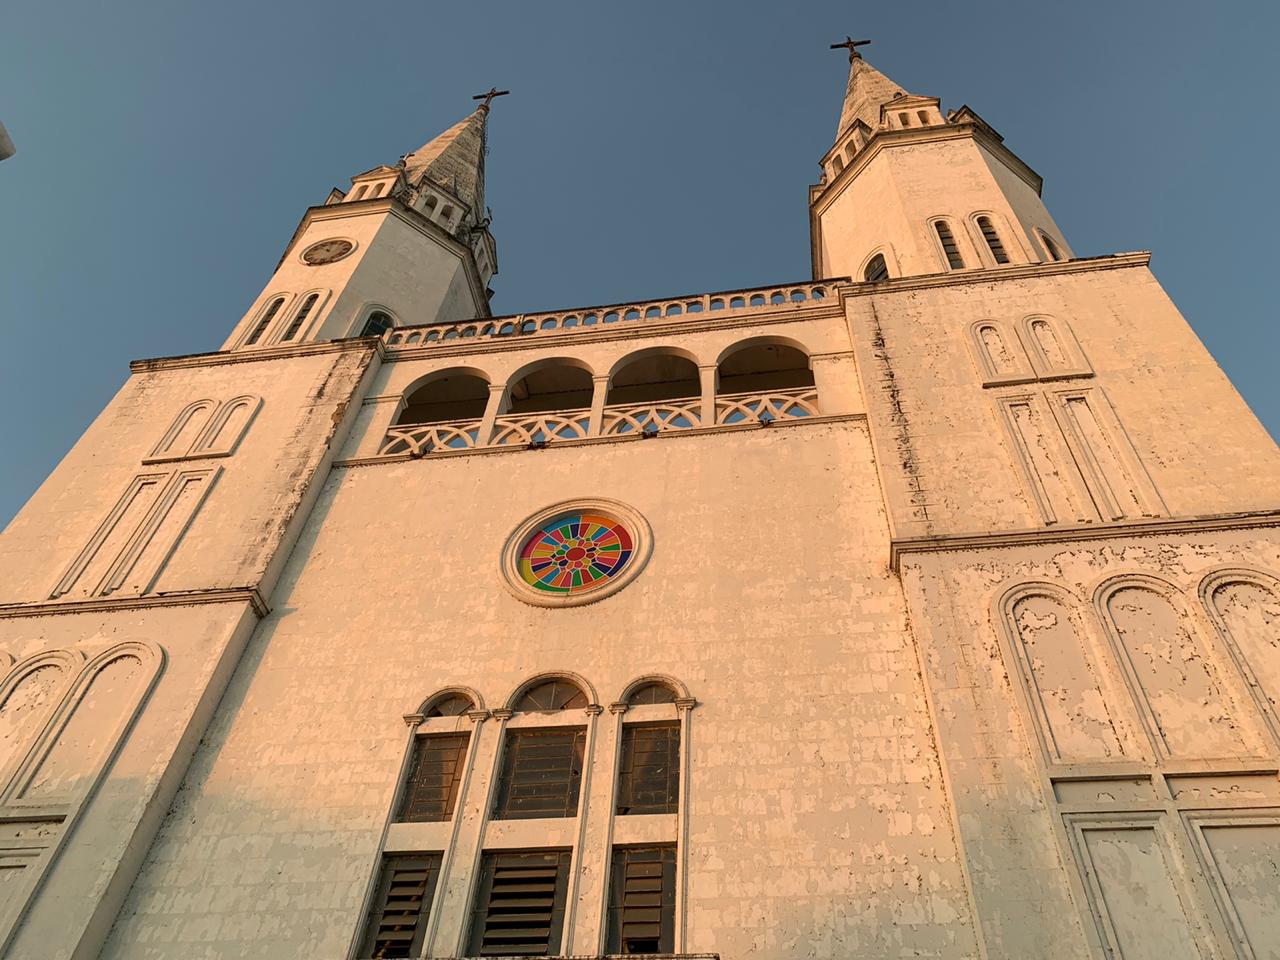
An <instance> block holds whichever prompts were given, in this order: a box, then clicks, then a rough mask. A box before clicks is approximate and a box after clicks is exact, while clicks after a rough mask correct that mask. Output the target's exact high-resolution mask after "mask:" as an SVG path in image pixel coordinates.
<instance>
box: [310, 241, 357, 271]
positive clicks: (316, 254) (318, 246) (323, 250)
mask: <svg viewBox="0 0 1280 960" xmlns="http://www.w3.org/2000/svg"><path fill="white" fill-rule="evenodd" d="M355 248H356V245H355V244H354V243H352V242H351V241H350V240H321V241H320V242H319V243H313V244H312V245H311V246H309V247H307V249H305V250H303V251H302V262H303V263H309V264H311V266H313V267H315V266H319V265H320V264H322V263H333V262H334V261H335V260H341V259H342V258H343V257H345V256H346V255H347V254H349V253H350V252H351V251H352V250H354V249H355Z"/></svg>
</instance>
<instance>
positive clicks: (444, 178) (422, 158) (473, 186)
mask: <svg viewBox="0 0 1280 960" xmlns="http://www.w3.org/2000/svg"><path fill="white" fill-rule="evenodd" d="M488 115H489V103H488V101H485V102H484V103H482V104H480V106H478V107H477V108H476V110H475V112H474V113H472V114H471V115H470V116H469V117H467V118H466V119H464V120H460V121H459V122H458V123H455V124H454V125H453V126H452V127H450V128H449V129H448V130H446V131H445V132H444V133H442V134H440V136H438V137H436V138H435V139H434V140H431V141H429V142H427V143H425V144H423V145H422V146H420V147H419V148H418V149H417V150H415V151H413V153H410V154H406V155H405V156H404V158H403V163H404V175H405V179H407V180H408V181H409V183H410V184H413V185H415V186H416V185H417V184H419V183H421V182H422V181H423V180H424V179H425V180H430V181H431V182H433V183H436V184H439V185H440V186H441V187H444V189H446V190H448V191H450V192H451V193H453V194H454V195H455V196H457V198H458V199H459V200H461V201H462V202H463V203H465V204H467V206H469V207H470V208H471V213H472V215H473V217H474V218H475V220H476V221H479V220H480V219H481V218H482V217H483V216H484V154H485V118H487V117H488Z"/></svg>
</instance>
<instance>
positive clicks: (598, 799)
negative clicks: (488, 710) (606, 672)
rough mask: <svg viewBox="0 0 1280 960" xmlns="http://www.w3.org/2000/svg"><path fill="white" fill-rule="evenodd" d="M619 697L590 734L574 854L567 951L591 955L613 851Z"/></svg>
mask: <svg viewBox="0 0 1280 960" xmlns="http://www.w3.org/2000/svg"><path fill="white" fill-rule="evenodd" d="M626 712H627V705H626V704H625V703H611V704H609V714H610V717H609V719H608V720H607V721H604V722H603V724H602V726H601V727H600V728H599V729H598V730H597V732H596V736H595V750H594V752H593V754H592V759H591V766H592V768H593V770H594V774H593V776H592V778H591V783H592V787H591V792H590V794H589V795H588V797H587V801H586V806H585V807H584V811H585V813H586V816H587V817H588V818H589V819H588V821H587V823H586V828H585V829H584V831H583V836H584V842H583V845H582V848H581V849H580V850H579V851H578V853H577V856H576V857H575V858H574V867H575V869H576V870H577V873H578V876H579V878H580V879H579V883H578V902H577V913H576V915H575V919H574V924H573V926H572V927H570V928H569V941H568V943H567V944H566V946H567V948H568V949H566V950H565V953H566V955H568V956H597V955H599V954H602V953H603V952H604V937H605V926H606V924H605V921H606V917H605V909H606V906H607V901H606V897H607V896H608V894H609V868H610V864H611V862H612V856H613V814H614V809H613V807H614V787H615V783H616V781H617V769H618V747H619V746H620V744H621V740H622V737H621V734H622V715H623V714H624V713H626Z"/></svg>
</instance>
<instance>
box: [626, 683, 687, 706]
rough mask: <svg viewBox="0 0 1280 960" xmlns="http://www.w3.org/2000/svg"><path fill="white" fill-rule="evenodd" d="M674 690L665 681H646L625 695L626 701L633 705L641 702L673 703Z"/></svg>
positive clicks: (674, 699)
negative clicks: (629, 694)
mask: <svg viewBox="0 0 1280 960" xmlns="http://www.w3.org/2000/svg"><path fill="white" fill-rule="evenodd" d="M675 702H676V692H675V691H674V690H672V689H671V688H670V687H669V686H667V685H666V684H665V683H659V682H656V681H655V682H654V683H646V684H644V685H643V686H639V687H636V689H635V690H633V691H632V692H631V696H629V697H627V703H629V704H631V705H632V706H633V707H634V706H636V705H637V704H642V703H675Z"/></svg>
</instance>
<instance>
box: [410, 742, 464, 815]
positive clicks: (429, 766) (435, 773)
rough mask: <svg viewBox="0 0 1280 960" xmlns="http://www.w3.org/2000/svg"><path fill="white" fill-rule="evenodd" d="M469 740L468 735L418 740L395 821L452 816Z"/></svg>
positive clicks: (456, 801)
mask: <svg viewBox="0 0 1280 960" xmlns="http://www.w3.org/2000/svg"><path fill="white" fill-rule="evenodd" d="M470 740H471V735H470V734H467V733H447V734H437V735H434V736H432V735H428V736H423V737H418V741H417V743H416V744H414V748H413V761H412V763H411V765H410V767H409V780H408V782H407V783H406V784H405V791H404V797H403V799H402V800H401V801H400V812H399V814H398V815H397V816H396V820H397V821H399V822H400V823H426V822H428V821H438V820H448V819H449V818H451V817H452V816H453V810H454V807H455V806H456V805H457V803H458V789H459V785H460V784H461V783H462V771H463V768H464V767H465V765H466V762H467V744H468V743H469V742H470Z"/></svg>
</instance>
